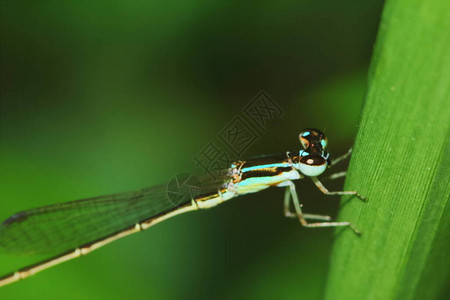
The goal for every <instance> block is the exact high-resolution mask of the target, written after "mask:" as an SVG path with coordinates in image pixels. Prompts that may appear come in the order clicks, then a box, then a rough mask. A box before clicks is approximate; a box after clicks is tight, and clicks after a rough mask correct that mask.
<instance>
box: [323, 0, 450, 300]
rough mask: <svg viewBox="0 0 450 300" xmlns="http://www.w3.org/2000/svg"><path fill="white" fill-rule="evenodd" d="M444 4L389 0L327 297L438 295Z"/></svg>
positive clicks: (442, 246)
mask: <svg viewBox="0 0 450 300" xmlns="http://www.w3.org/2000/svg"><path fill="white" fill-rule="evenodd" d="M449 28H450V2H445V1H437V0H436V1H407V0H390V1H387V3H386V6H385V9H384V12H383V18H382V21H381V24H380V31H379V36H378V41H377V45H376V49H375V53H374V56H373V59H372V64H371V71H370V76H369V85H368V91H367V95H366V101H365V104H364V107H363V111H362V115H361V123H360V128H359V132H358V136H357V139H356V144H355V151H354V155H353V159H352V162H351V164H350V168H349V176H348V178H347V182H346V190H355V189H356V190H358V191H359V192H360V193H361V194H363V195H364V196H366V197H368V198H369V202H368V203H366V204H364V203H359V202H358V201H356V200H351V201H350V202H345V203H344V205H343V207H342V210H341V213H340V219H341V220H345V221H351V222H353V223H354V224H355V226H357V227H358V228H359V229H360V230H361V231H363V236H362V237H361V238H360V239H355V238H354V237H353V236H352V235H351V234H350V233H349V232H345V234H342V236H339V237H338V238H337V240H336V244H335V247H334V250H333V254H332V261H331V266H330V274H329V278H328V282H327V288H326V292H325V298H326V299H437V298H439V297H441V296H443V295H444V292H445V289H446V288H447V284H448V278H449V275H450V274H449V270H450V258H449V253H450V249H449V246H448V244H450V243H449V242H448V241H449V237H450V234H449V230H450V224H449V204H448V202H449V201H448V199H449V175H450V172H449V166H450V161H449V159H448V156H449V151H448V150H449V148H450V147H449V146H450V144H449V139H448V136H449V134H448V129H449V123H450V120H449V116H450V102H449V101H450V55H449V54H448V53H450V30H449Z"/></svg>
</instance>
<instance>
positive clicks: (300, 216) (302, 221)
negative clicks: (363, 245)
mask: <svg viewBox="0 0 450 300" xmlns="http://www.w3.org/2000/svg"><path fill="white" fill-rule="evenodd" d="M289 195H290V197H289ZM289 198H292V202H293V203H294V208H295V212H296V215H297V217H298V219H299V221H300V224H302V226H304V227H310V228H316V227H344V226H348V227H350V228H351V229H352V230H353V232H355V233H356V234H357V235H361V233H360V232H359V231H358V230H357V229H356V228H355V227H354V226H353V225H352V224H351V223H350V222H317V223H308V222H307V221H306V219H315V220H323V221H328V220H330V217H329V216H320V215H311V214H304V213H303V212H302V209H301V206H300V202H299V200H298V196H297V192H296V190H295V185H294V183H293V182H292V181H289V182H288V183H287V187H286V194H285V198H284V200H285V201H284V203H285V214H286V212H289V213H291V212H290V211H289ZM286 199H288V200H287V203H288V205H287V208H286ZM291 214H292V213H291Z"/></svg>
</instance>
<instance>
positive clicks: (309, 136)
mask: <svg viewBox="0 0 450 300" xmlns="http://www.w3.org/2000/svg"><path fill="white" fill-rule="evenodd" d="M299 138H300V143H301V144H302V146H303V148H305V149H306V148H310V147H313V148H315V147H322V148H323V149H325V147H326V146H327V138H326V137H325V135H324V134H323V133H322V132H321V131H320V130H318V129H314V128H307V129H304V130H302V132H300V135H299Z"/></svg>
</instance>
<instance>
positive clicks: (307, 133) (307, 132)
mask: <svg viewBox="0 0 450 300" xmlns="http://www.w3.org/2000/svg"><path fill="white" fill-rule="evenodd" d="M310 134H311V132H309V131H305V132H303V134H302V137H305V136H308V135H310Z"/></svg>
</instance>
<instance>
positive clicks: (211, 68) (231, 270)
mask: <svg viewBox="0 0 450 300" xmlns="http://www.w3.org/2000/svg"><path fill="white" fill-rule="evenodd" d="M0 5H1V11H0V16H1V20H0V22H1V23H0V24H1V47H0V51H1V53H0V55H1V66H0V72H1V86H0V91H1V95H0V97H1V110H0V122H1V123H0V165H1V173H0V176H1V177H0V191H1V192H0V219H2V220H4V219H6V218H7V217H9V216H10V215H12V214H13V213H15V212H18V211H20V210H24V209H28V208H33V207H37V206H42V205H47V204H52V203H57V202H64V201H69V200H75V199H79V198H85V197H90V196H97V195H103V194H109V193H115V192H121V191H128V190H133V189H139V188H142V187H146V186H150V185H154V184H158V183H162V182H165V181H167V180H169V179H170V178H171V177H172V176H173V175H175V174H177V173H179V172H183V171H187V172H202V170H201V169H199V168H197V167H196V166H195V163H194V161H193V157H194V156H196V155H198V154H199V152H200V151H201V149H202V148H203V147H204V146H205V145H206V144H207V143H208V142H209V141H212V140H214V141H217V136H218V134H219V133H220V132H221V130H223V129H224V128H225V127H226V126H227V124H228V123H229V122H230V121H231V120H232V119H233V118H234V117H235V116H237V115H240V114H242V109H243V108H244V106H245V105H246V104H247V103H248V102H249V101H250V100H251V99H252V98H253V97H254V96H255V95H256V94H257V93H258V92H259V91H260V90H265V91H266V92H267V93H268V94H269V95H270V96H271V97H272V98H273V99H274V100H275V101H276V102H277V103H278V105H280V106H281V107H282V109H283V110H284V115H283V117H282V118H278V119H275V120H273V121H272V122H269V124H268V126H267V128H266V130H265V131H264V132H262V131H259V132H258V134H259V135H260V138H259V139H258V140H257V141H256V142H255V143H254V144H252V146H251V147H250V148H249V149H248V150H247V151H246V152H245V155H247V156H253V155H257V154H267V153H284V152H285V151H286V150H291V151H294V150H298V149H299V148H300V145H299V141H298V138H297V137H298V133H299V131H300V130H301V129H302V128H305V127H317V128H319V129H321V130H323V131H324V132H325V133H326V134H327V136H328V138H329V150H330V152H331V154H332V156H333V154H334V156H338V155H340V154H342V153H343V152H345V151H346V150H347V149H348V148H349V147H350V146H351V144H352V140H353V138H354V135H355V133H356V129H357V128H356V126H357V124H358V117H359V111H360V108H361V104H362V99H363V96H364V91H365V81H366V73H367V69H368V65H369V61H370V55H371V51H372V47H373V44H374V41H375V36H376V31H377V24H378V20H379V17H380V13H381V8H382V1H357V0H352V1H339V2H336V1H331V0H326V1H277V2H274V1H256V2H247V3H241V2H240V1H234V2H227V3H218V2H216V3H209V2H201V3H199V2H197V1H175V2H167V1H151V2H148V1H133V2H125V1H124V2H115V3H112V2H106V1H105V2H91V1H71V2H66V3H60V2H58V1H41V2H37V1H17V2H15V1H2V2H1V4H0ZM340 186H342V182H340V183H339V182H338V183H333V184H330V187H334V188H339V187H340ZM297 187H298V190H299V193H300V198H301V200H302V201H303V203H304V210H305V211H307V212H310V213H320V214H331V215H333V216H336V214H337V207H338V200H339V199H337V198H328V197H324V196H322V195H321V194H320V192H319V191H317V190H316V189H315V187H314V186H313V185H312V184H311V182H309V181H307V180H305V181H303V182H299V183H298V184H297ZM282 198H283V191H282V190H281V189H270V190H268V191H265V192H263V193H258V194H253V195H248V196H244V197H241V198H237V199H234V200H232V201H230V202H228V203H227V204H224V205H222V206H219V207H217V208H214V209H210V210H207V211H201V212H195V213H188V214H185V215H181V216H178V217H176V218H174V219H170V220H168V221H166V222H163V223H162V224H159V225H157V226H155V227H153V228H151V229H150V230H148V231H146V232H144V233H140V234H136V235H134V236H130V237H128V238H125V239H122V240H120V241H117V242H115V243H113V244H111V245H109V246H106V247H105V248H102V249H101V250H99V251H95V252H93V253H92V254H90V255H88V256H85V257H83V258H80V259H77V260H74V261H71V262H68V263H65V264H63V265H60V266H57V267H55V268H53V269H50V270H47V271H45V272H43V273H40V274H39V275H37V276H35V277H32V278H30V279H27V280H24V281H22V282H18V283H15V284H13V285H10V286H7V287H4V288H2V289H1V291H0V299H2V300H3V299H211V298H214V299H229V298H233V299H248V298H259V299H275V298H276V299H320V297H321V294H322V289H323V286H324V282H325V279H326V276H327V267H328V259H329V253H330V249H331V245H332V243H333V239H334V238H337V237H335V236H334V235H333V231H332V230H330V229H316V230H314V229H304V228H302V227H301V226H300V225H299V224H298V222H297V221H295V220H292V219H286V218H284V217H283V214H282ZM350 221H351V220H350ZM345 234H347V232H346V233H345ZM350 234H351V233H350ZM42 258H44V257H39V256H32V257H18V256H13V255H7V254H3V253H2V254H0V274H4V273H9V272H11V271H14V270H16V269H18V268H20V267H23V266H26V265H28V264H30V263H34V262H36V261H38V260H39V259H42ZM343 292H344V291H343Z"/></svg>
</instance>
